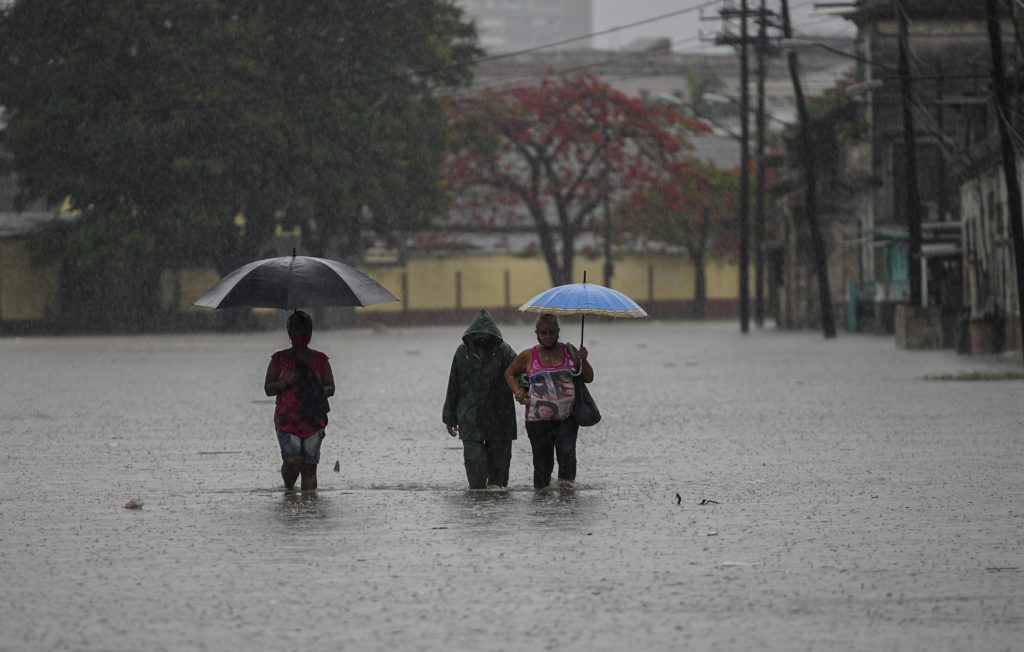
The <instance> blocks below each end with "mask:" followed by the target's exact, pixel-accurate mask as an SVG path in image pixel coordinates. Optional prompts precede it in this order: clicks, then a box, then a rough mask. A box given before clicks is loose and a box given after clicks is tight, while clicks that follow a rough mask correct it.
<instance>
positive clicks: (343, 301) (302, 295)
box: [193, 251, 398, 310]
mask: <svg viewBox="0 0 1024 652" xmlns="http://www.w3.org/2000/svg"><path fill="white" fill-rule="evenodd" d="M386 301H398V298H397V297H396V296H395V295H393V294H391V293H390V292H388V291H387V290H386V289H385V288H384V286H382V285H381V284H380V283H378V282H377V281H375V280H373V279H372V278H370V277H369V276H367V275H366V274H363V273H362V272H360V271H359V270H358V269H356V268H355V267H352V266H351V265H347V264H345V263H342V262H338V261H336V260H328V259H326V258H313V257H311V256H296V255H295V252H294V251H293V252H292V255H291V256H281V257H280V258H266V259H264V260H257V261H254V262H251V263H248V264H246V265H243V266H241V267H239V268H238V269H236V270H235V271H233V272H231V273H230V274H228V275H227V276H225V277H224V278H222V279H221V280H219V281H218V282H217V283H216V284H215V285H214V286H213V287H211V288H210V289H209V290H207V291H206V293H205V294H203V296H201V297H199V298H198V299H197V300H196V301H195V303H194V304H193V305H196V306H205V307H207V308H283V309H286V310H297V309H299V308H322V307H327V306H369V305H373V304H375V303H384V302H386Z"/></svg>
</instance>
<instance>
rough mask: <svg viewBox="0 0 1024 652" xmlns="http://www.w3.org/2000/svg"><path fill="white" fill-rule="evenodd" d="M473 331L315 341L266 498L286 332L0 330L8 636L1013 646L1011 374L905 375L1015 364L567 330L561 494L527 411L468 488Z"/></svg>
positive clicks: (1016, 404) (641, 645)
mask: <svg viewBox="0 0 1024 652" xmlns="http://www.w3.org/2000/svg"><path fill="white" fill-rule="evenodd" d="M593 322H597V320H593ZM502 329H503V331H504V332H505V335H506V339H507V340H508V341H509V342H510V344H512V346H513V347H515V348H517V349H521V348H525V347H526V346H528V345H530V344H531V343H532V342H531V332H530V331H531V328H530V326H528V325H504V324H503V325H502ZM462 330H463V329H462V327H458V328H456V327H450V328H449V327H438V328H426V329H393V330H388V331H384V332H373V331H370V330H351V331H345V330H339V331H331V332H323V333H315V334H314V340H313V346H314V347H315V348H319V349H321V350H324V351H326V352H327V353H328V354H329V355H330V356H331V357H332V363H333V365H334V370H335V376H336V378H337V379H338V384H339V394H338V396H337V397H336V398H335V399H334V400H333V401H332V407H333V410H332V413H331V417H332V420H333V421H332V424H331V426H329V430H328V433H329V434H328V437H327V439H326V440H325V441H324V444H323V458H322V460H321V461H322V464H321V470H320V490H319V492H318V493H317V494H316V495H303V494H301V493H288V492H285V491H284V490H283V489H282V488H281V487H280V477H279V475H278V467H279V464H280V462H279V455H278V451H277V447H276V441H275V439H274V436H273V432H272V427H271V415H272V411H273V404H272V403H271V402H270V400H269V399H267V398H266V397H265V396H263V392H262V381H263V374H264V371H265V369H266V363H267V361H268V359H269V355H270V353H271V352H272V351H273V350H274V349H275V348H283V347H284V345H285V344H286V340H285V338H284V335H283V333H273V334H249V335H230V336H229V335H193V336H152V337H109V338H98V337H97V338H25V339H19V338H11V339H2V340H0V360H2V361H3V374H2V376H0V389H2V391H0V441H2V442H3V445H4V455H3V458H2V461H0V478H2V482H0V584H2V586H3V590H2V592H0V648H2V649H4V650H141V649H145V650H181V649H193V650H202V649H209V650H220V649H247V650H251V651H256V650H282V649H310V650H320V649H331V650H391V649H401V650H439V649H447V650H470V649H492V650H524V649H531V650H623V649H654V650H667V649H697V650H746V649H763V650H852V649H858V650H863V649H871V650H926V649H927V650H963V649H978V650H982V649H983V650H1020V649H1024V644H1022V643H1021V641H1024V445H1022V433H1024V407H1022V404H1024V382H1020V381H1005V382H935V381H926V380H924V379H923V377H924V376H925V375H928V374H940V373H950V372H959V371H977V370H980V371H992V370H996V371H998V370H1008V369H1020V365H1019V363H1017V362H1014V361H1011V360H1009V359H1007V358H1003V357H982V358H971V357H964V356H957V355H956V354H954V353H952V352H907V351H900V350H897V349H895V348H894V346H893V341H892V339H891V338H885V337H872V336H841V337H840V338H839V339H838V340H835V341H831V342H826V341H824V340H822V339H821V338H820V336H818V335H816V334H814V333H782V332H777V331H774V330H766V331H763V332H753V333H751V334H750V335H749V336H747V337H743V336H741V335H739V333H738V332H737V330H738V329H737V328H736V326H735V325H734V324H732V323H708V324H694V323H688V322H649V323H648V322H623V323H592V322H588V324H587V345H588V348H589V349H590V351H591V360H592V362H593V364H594V368H595V371H596V374H597V380H596V382H595V383H594V385H593V386H592V389H593V394H594V397H595V399H596V400H597V402H598V404H599V405H600V407H601V410H602V413H603V415H604V420H603V421H602V423H601V424H599V425H598V426H596V427H594V428H590V429H584V430H581V435H580V441H579V476H578V485H577V487H576V489H575V490H574V491H573V490H554V489H553V490H548V491H545V492H541V493H536V492H534V491H533V489H532V488H531V464H530V454H529V442H528V441H527V439H526V437H525V434H523V431H522V428H521V427H520V433H521V434H520V439H519V440H518V441H517V442H516V444H515V446H514V449H513V462H512V474H511V476H512V486H511V487H510V488H509V489H508V490H507V491H482V492H469V491H467V490H466V489H465V475H464V472H463V469H462V453H461V447H460V445H459V442H458V441H457V440H452V439H450V438H449V437H448V436H447V434H446V433H445V431H444V427H443V425H442V424H441V422H440V413H441V404H442V402H443V399H444V393H445V387H446V381H447V373H448V367H449V364H450V361H451V354H452V352H453V350H454V347H455V345H456V344H457V343H458V338H459V336H460V335H461V333H462ZM562 332H563V337H569V339H574V338H575V337H576V335H575V333H577V331H576V330H575V329H574V328H573V327H571V326H570V325H569V324H566V325H565V326H564V327H563V331H562ZM336 460H340V466H341V471H340V472H339V473H335V472H333V471H332V468H333V466H334V462H335V461H336ZM677 493H678V494H679V496H680V498H681V504H677V500H676V494H677ZM129 499H141V500H142V501H143V508H142V509H137V510H128V509H124V508H123V505H124V503H125V501H127V500H129ZM702 500H710V501H717V502H716V503H708V504H705V505H700V504H699V503H700V502H701V501H702Z"/></svg>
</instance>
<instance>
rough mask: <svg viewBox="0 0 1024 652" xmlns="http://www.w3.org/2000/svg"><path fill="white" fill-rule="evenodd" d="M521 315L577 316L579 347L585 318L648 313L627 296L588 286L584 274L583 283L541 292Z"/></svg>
mask: <svg viewBox="0 0 1024 652" xmlns="http://www.w3.org/2000/svg"><path fill="white" fill-rule="evenodd" d="M519 310H521V311H522V312H539V313H549V314H552V315H580V344H581V345H582V344H583V326H584V323H583V322H584V320H585V319H586V316H587V315H598V316H601V317H634V318H636V317H646V316H647V312H646V311H645V310H644V309H643V308H641V307H640V306H639V305H637V302H636V301H633V300H632V299H630V298H629V297H628V296H626V295H625V294H623V293H622V292H619V291H618V290H613V289H611V288H608V287H605V286H603V285H596V284H594V283H587V273H586V272H583V282H582V283H570V284H568V285H559V286H558V287H553V288H551V289H550V290H544V291H543V292H541V293H540V294H538V295H537V296H535V297H533V298H532V299H530V300H529V301H527V302H526V303H524V304H523V305H521V306H519Z"/></svg>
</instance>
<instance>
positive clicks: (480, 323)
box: [462, 308, 505, 348]
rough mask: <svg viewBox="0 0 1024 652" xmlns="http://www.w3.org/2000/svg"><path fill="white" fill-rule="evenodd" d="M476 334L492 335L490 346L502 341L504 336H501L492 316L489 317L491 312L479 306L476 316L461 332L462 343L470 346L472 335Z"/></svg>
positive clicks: (471, 344)
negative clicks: (492, 340) (492, 339)
mask: <svg viewBox="0 0 1024 652" xmlns="http://www.w3.org/2000/svg"><path fill="white" fill-rule="evenodd" d="M478 334H487V335H492V336H493V337H494V338H495V340H496V341H495V342H494V343H493V344H492V346H494V345H496V344H500V343H501V342H504V341H505V340H504V338H502V337H501V331H500V330H498V325H497V324H495V323H494V317H491V313H489V312H487V308H481V309H480V312H478V313H476V317H474V318H473V322H472V323H471V324H470V325H469V328H467V329H466V332H465V333H463V334H462V341H463V343H464V344H465V345H466V346H467V347H469V348H472V346H473V342H472V340H473V336H474V335H478Z"/></svg>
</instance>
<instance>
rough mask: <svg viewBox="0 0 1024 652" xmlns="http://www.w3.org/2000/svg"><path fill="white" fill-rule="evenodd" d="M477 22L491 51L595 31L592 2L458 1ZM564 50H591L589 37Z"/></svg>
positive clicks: (551, 0) (526, 46)
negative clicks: (592, 18) (593, 29)
mask: <svg viewBox="0 0 1024 652" xmlns="http://www.w3.org/2000/svg"><path fill="white" fill-rule="evenodd" d="M456 4H457V5H459V6H460V7H462V9H463V10H464V11H465V12H466V14H467V15H468V16H469V17H470V18H472V19H473V21H474V22H475V23H476V28H477V33H478V35H479V37H480V46H481V47H483V48H484V49H485V50H487V51H488V52H515V51H518V50H526V49H529V48H534V47H537V46H540V45H547V44H549V43H557V42H559V41H564V40H566V39H571V38H574V37H577V36H585V35H587V34H589V33H590V32H591V30H592V27H591V25H592V20H591V14H592V11H591V0H457V1H456ZM564 47H571V48H576V49H579V48H588V47H590V38H585V39H581V40H578V41H573V42H572V43H568V44H566V45H565V46H564Z"/></svg>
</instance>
